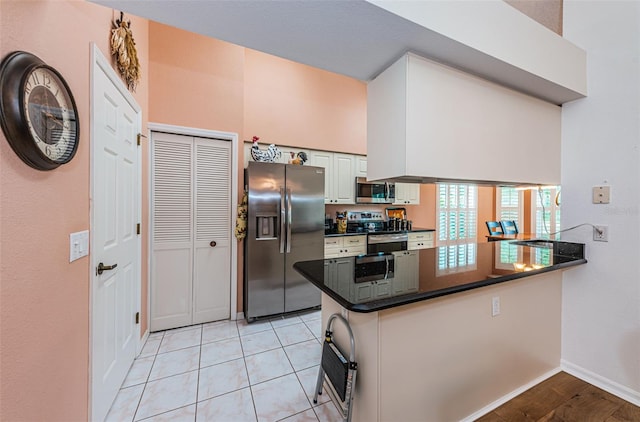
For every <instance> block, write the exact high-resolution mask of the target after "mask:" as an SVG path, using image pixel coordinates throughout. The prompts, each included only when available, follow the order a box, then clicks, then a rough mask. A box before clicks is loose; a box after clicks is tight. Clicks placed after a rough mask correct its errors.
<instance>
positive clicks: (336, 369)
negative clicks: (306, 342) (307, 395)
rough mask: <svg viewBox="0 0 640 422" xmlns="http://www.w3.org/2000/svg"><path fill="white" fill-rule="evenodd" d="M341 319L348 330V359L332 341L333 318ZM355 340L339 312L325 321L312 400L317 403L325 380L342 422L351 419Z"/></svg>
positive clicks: (354, 374) (354, 377)
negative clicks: (349, 346)
mask: <svg viewBox="0 0 640 422" xmlns="http://www.w3.org/2000/svg"><path fill="white" fill-rule="evenodd" d="M336 319H337V320H339V321H341V322H342V323H343V324H344V325H345V326H346V327H347V331H348V332H349V342H350V343H351V349H350V351H349V360H347V359H345V357H344V354H343V353H342V352H341V351H340V349H339V348H338V346H337V344H335V343H334V342H333V339H332V334H333V331H331V327H332V326H333V321H334V320H336ZM355 360H356V342H355V340H354V339H353V331H351V326H350V325H349V322H348V321H347V320H346V319H345V318H344V317H343V316H342V315H340V314H333V315H331V316H330V317H329V320H328V321H327V329H326V331H325V339H324V342H323V343H322V357H321V359H320V369H319V370H318V381H317V383H316V391H315V394H314V396H313V402H314V403H318V395H319V394H322V386H323V384H324V381H325V380H326V382H327V387H328V388H327V391H328V393H329V397H330V398H331V400H332V401H333V402H334V403H335V405H336V406H337V407H338V409H339V410H340V412H341V414H342V418H343V421H344V422H350V421H351V409H352V407H353V392H354V390H355V386H356V373H357V371H358V364H357V363H356V361H355Z"/></svg>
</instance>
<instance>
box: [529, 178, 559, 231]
mask: <svg viewBox="0 0 640 422" xmlns="http://www.w3.org/2000/svg"><path fill="white" fill-rule="evenodd" d="M558 192H560V186H554V187H543V188H540V189H538V190H536V191H534V196H535V201H536V206H535V208H533V209H532V213H531V222H532V228H534V229H535V234H536V236H548V235H549V234H551V233H555V232H558V231H559V230H560V206H559V205H558V204H557V203H556V197H557V195H558Z"/></svg>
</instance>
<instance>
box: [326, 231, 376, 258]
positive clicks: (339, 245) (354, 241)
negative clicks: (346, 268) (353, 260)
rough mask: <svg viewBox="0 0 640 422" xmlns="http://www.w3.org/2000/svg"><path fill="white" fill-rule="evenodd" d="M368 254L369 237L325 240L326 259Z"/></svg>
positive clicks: (342, 237) (329, 238) (337, 237)
mask: <svg viewBox="0 0 640 422" xmlns="http://www.w3.org/2000/svg"><path fill="white" fill-rule="evenodd" d="M366 253H367V236H366V235H362V236H331V237H325V238H324V257H325V259H329V258H341V257H345V256H357V255H362V254H366Z"/></svg>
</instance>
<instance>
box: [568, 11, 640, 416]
mask: <svg viewBox="0 0 640 422" xmlns="http://www.w3.org/2000/svg"><path fill="white" fill-rule="evenodd" d="M564 36H565V37H566V38H567V39H568V40H569V41H571V42H573V43H575V44H576V45H578V46H579V47H581V48H584V49H585V50H586V51H587V66H588V68H587V75H588V76H587V78H588V79H587V83H588V87H589V93H588V97H587V98H585V99H581V100H577V101H574V102H572V103H568V104H565V105H564V106H563V113H562V127H563V128H562V219H563V222H562V225H563V227H570V226H573V225H575V224H579V223H584V222H589V223H593V224H605V225H608V226H609V230H610V233H609V242H608V243H600V242H593V241H591V240H590V239H591V228H587V227H583V228H580V229H578V230H575V231H572V232H569V233H567V234H566V236H564V238H565V239H570V240H576V241H585V242H586V243H587V258H588V260H589V263H588V264H587V265H585V266H582V267H580V268H576V269H574V270H572V271H567V272H566V273H565V274H564V278H563V316H562V333H563V334H562V359H563V361H562V364H563V368H564V369H565V370H567V371H568V372H572V373H574V374H576V375H578V376H580V377H581V378H583V379H586V380H587V381H591V382H592V383H594V384H595V385H598V386H600V387H602V388H604V389H606V390H609V391H610V392H613V393H614V394H617V395H619V396H621V397H623V398H625V399H627V400H630V401H632V402H635V403H636V404H640V253H639V251H640V218H639V209H640V207H639V205H640V153H639V150H638V146H639V142H640V64H639V59H640V2H636V1H589V2H586V1H582V0H570V1H566V0H565V2H564ZM600 184H609V185H611V192H612V193H611V203H610V204H608V205H594V204H591V196H590V195H591V187H592V186H594V185H600Z"/></svg>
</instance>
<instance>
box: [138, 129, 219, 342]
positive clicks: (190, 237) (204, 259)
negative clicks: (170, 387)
mask: <svg viewBox="0 0 640 422" xmlns="http://www.w3.org/2000/svg"><path fill="white" fill-rule="evenodd" d="M230 144H231V143H230V142H227V141H222V140H217V139H204V138H194V137H190V136H182V135H174V134H166V133H160V132H154V133H153V134H152V148H151V149H152V166H153V167H152V189H151V190H152V204H151V208H152V222H153V223H152V231H153V233H152V256H151V303H150V309H151V331H158V330H165V329H169V328H175V327H181V326H185V325H191V324H197V323H202V322H209V321H215V320H220V319H226V318H229V316H230V314H229V312H230V274H231V265H230V244H231V215H230V209H231V207H230V201H231V189H230V184H231V174H230V171H231V145H230Z"/></svg>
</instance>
